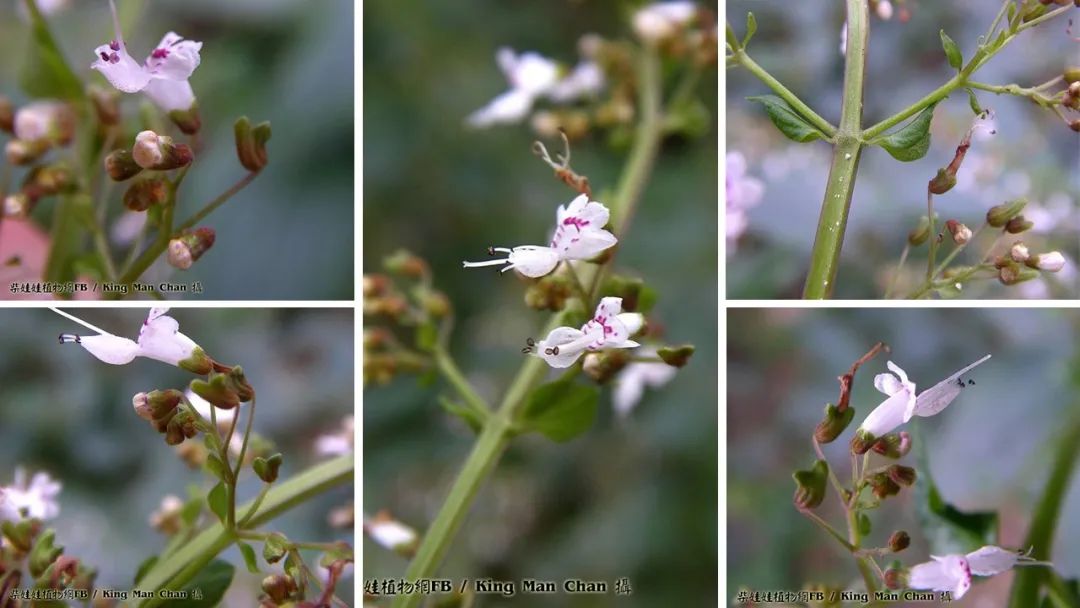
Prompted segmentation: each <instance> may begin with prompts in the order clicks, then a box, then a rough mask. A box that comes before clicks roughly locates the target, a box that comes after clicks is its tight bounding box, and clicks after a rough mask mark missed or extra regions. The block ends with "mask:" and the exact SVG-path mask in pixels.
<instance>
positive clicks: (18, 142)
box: [4, 139, 49, 166]
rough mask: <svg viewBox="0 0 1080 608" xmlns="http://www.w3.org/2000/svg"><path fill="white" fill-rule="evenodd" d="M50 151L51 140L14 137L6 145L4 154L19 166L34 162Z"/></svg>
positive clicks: (10, 161)
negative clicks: (30, 139)
mask: <svg viewBox="0 0 1080 608" xmlns="http://www.w3.org/2000/svg"><path fill="white" fill-rule="evenodd" d="M48 151H49V142H47V141H45V140H43V139H39V140H37V141H27V140H23V139H13V140H11V141H9V142H7V144H6V145H5V146H4V154H5V156H7V160H8V162H9V163H11V164H13V165H19V166H22V165H29V164H31V163H33V162H34V161H36V160H37V159H39V158H41V157H42V156H44V155H45V153H46V152H48Z"/></svg>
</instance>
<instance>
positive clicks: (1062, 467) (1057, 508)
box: [1009, 362, 1080, 608]
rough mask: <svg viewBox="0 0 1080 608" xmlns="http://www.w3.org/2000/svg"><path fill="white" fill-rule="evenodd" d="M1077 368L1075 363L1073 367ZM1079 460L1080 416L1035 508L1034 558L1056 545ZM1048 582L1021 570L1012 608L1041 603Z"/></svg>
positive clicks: (1028, 542) (1040, 572)
mask: <svg viewBox="0 0 1080 608" xmlns="http://www.w3.org/2000/svg"><path fill="white" fill-rule="evenodd" d="M1073 366H1074V367H1075V366H1076V362H1074V363H1073ZM1078 457H1080V416H1077V415H1074V416H1073V418H1072V420H1071V423H1070V425H1069V426H1068V427H1066V430H1065V432H1064V433H1062V435H1061V437H1060V439H1059V440H1058V444H1057V449H1056V450H1055V453H1054V463H1053V465H1052V466H1051V469H1050V476H1049V477H1048V478H1047V480H1046V487H1045V488H1043V493H1042V498H1040V499H1039V505H1038V506H1037V507H1036V508H1035V516H1034V517H1033V518H1032V520H1031V527H1030V528H1028V533H1027V537H1026V538H1025V539H1024V545H1023V546H1024V547H1031V548H1032V552H1031V556H1032V557H1034V558H1035V559H1038V560H1049V559H1050V553H1051V549H1052V548H1053V547H1052V545H1053V543H1054V530H1055V528H1057V524H1058V521H1059V520H1060V518H1061V507H1062V504H1063V503H1064V502H1065V496H1066V495H1067V494H1068V492H1069V481H1070V480H1071V479H1072V477H1073V473H1074V471H1075V469H1076V462H1077V458H1078ZM1046 580H1047V572H1046V569H1045V568H1019V569H1017V573H1016V578H1015V579H1013V586H1012V596H1011V598H1010V600H1009V606H1010V607H1011V608H1023V607H1026V606H1034V605H1035V604H1036V603H1037V602H1038V599H1039V587H1040V585H1042V583H1043V582H1044V581H1046Z"/></svg>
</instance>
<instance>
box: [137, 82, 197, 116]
mask: <svg viewBox="0 0 1080 608" xmlns="http://www.w3.org/2000/svg"><path fill="white" fill-rule="evenodd" d="M143 93H145V94H146V96H147V97H149V98H150V101H152V102H154V105H156V106H157V107H158V108H160V109H161V110H162V111H163V112H173V111H176V110H180V111H187V110H190V109H191V107H192V106H193V105H195V91H193V90H192V89H191V84H190V83H189V82H188V81H186V80H168V79H164V78H153V79H151V80H150V82H149V84H147V85H146V88H145V89H144V90H143Z"/></svg>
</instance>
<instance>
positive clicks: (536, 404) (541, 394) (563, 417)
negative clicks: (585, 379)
mask: <svg viewBox="0 0 1080 608" xmlns="http://www.w3.org/2000/svg"><path fill="white" fill-rule="evenodd" d="M599 401H600V391H599V390H598V389H597V388H596V387H595V386H589V385H584V384H575V383H574V381H573V378H563V379H561V380H556V381H555V382H549V383H547V384H544V385H541V386H540V387H538V388H537V389H536V390H535V391H533V393H532V395H531V396H530V397H529V401H528V403H527V404H526V406H525V411H524V412H523V419H522V425H523V426H524V427H525V428H526V429H528V430H532V431H538V432H539V433H541V434H542V435H544V436H545V437H547V438H548V439H551V440H552V441H557V442H559V443H563V442H566V441H569V440H571V439H573V438H574V437H577V436H578V435H580V434H582V433H584V432H585V431H587V430H589V427H591V426H592V424H593V421H594V420H595V419H596V409H597V406H598V404H599Z"/></svg>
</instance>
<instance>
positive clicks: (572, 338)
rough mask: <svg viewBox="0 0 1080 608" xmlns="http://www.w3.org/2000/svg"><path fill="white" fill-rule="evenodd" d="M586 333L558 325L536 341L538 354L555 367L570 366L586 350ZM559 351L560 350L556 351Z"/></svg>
mask: <svg viewBox="0 0 1080 608" xmlns="http://www.w3.org/2000/svg"><path fill="white" fill-rule="evenodd" d="M583 338H585V334H584V333H583V332H582V331H581V330H579V329H574V328H573V327H556V328H555V329H553V330H551V332H550V333H549V334H548V336H547V338H545V339H543V340H541V341H539V342H537V343H536V354H537V355H538V356H540V357H541V358H542V359H543V360H544V361H547V364H548V365H550V366H551V367H555V368H564V367H570V366H571V365H573V364H574V362H575V361H577V360H578V357H580V356H581V353H583V352H585V346H586V345H587V340H584V339H583ZM555 351H558V352H555Z"/></svg>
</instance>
